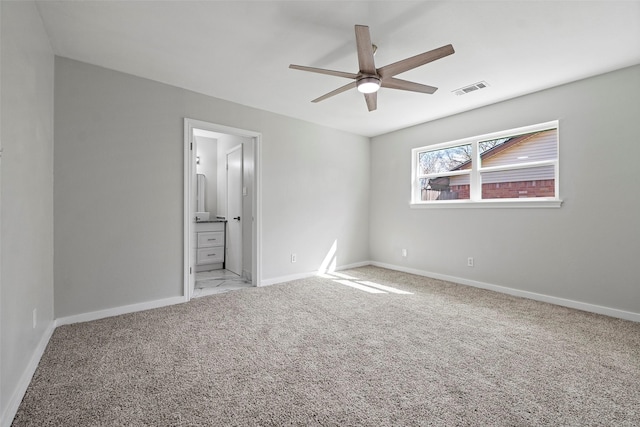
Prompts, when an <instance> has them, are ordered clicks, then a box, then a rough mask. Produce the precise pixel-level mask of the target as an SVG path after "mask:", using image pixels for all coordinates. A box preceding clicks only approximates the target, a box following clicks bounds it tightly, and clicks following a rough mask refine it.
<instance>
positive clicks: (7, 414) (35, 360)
mask: <svg viewBox="0 0 640 427" xmlns="http://www.w3.org/2000/svg"><path fill="white" fill-rule="evenodd" d="M54 329H55V321H51V322H50V323H49V325H48V326H47V329H46V330H45V331H44V334H42V337H41V338H40V341H39V342H38V346H37V347H36V348H35V350H34V352H33V354H32V355H31V359H30V360H29V364H28V365H27V367H26V369H25V370H24V372H23V373H22V376H21V377H20V381H19V382H18V385H17V386H16V388H15V389H14V390H13V394H12V395H11V398H10V399H9V401H8V402H7V406H6V408H5V410H4V412H3V414H2V418H0V420H1V421H0V426H1V427H10V426H11V423H12V422H13V419H14V418H15V416H16V413H17V412H18V408H19V407H20V403H21V402H22V399H23V398H24V394H25V393H26V392H27V388H28V387H29V384H30V383H31V379H32V378H33V374H35V373H36V369H37V368H38V364H39V363H40V359H41V358H42V355H43V354H44V350H45V349H46V348H47V344H49V340H50V339H51V335H53V331H54Z"/></svg>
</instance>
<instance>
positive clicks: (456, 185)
mask: <svg viewBox="0 0 640 427" xmlns="http://www.w3.org/2000/svg"><path fill="white" fill-rule="evenodd" d="M468 199H469V175H457V176H439V177H436V178H421V179H420V200H422V201H427V200H468Z"/></svg>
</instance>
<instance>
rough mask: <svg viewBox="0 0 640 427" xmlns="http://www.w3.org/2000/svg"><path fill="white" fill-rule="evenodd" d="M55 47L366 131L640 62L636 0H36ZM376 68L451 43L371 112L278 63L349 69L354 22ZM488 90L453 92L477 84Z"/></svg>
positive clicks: (353, 63)
mask: <svg viewBox="0 0 640 427" xmlns="http://www.w3.org/2000/svg"><path fill="white" fill-rule="evenodd" d="M38 9H39V10H40V13H41V15H42V19H43V21H44V24H45V28H46V30H47V32H48V34H49V37H50V39H51V44H52V46H53V49H54V51H55V53H56V54H57V55H60V56H64V57H67V58H72V59H76V60H79V61H84V62H88V63H91V64H96V65H100V66H103V67H107V68H111V69H114V70H118V71H123V72H126V73H130V74H134V75H137V76H141V77H146V78H149V79H153V80H156V81H160V82H164V83H168V84H171V85H175V86H179V87H182V88H186V89H190V90H193V91H196V92H200V93H203V94H207V95H211V96H214V97H217V98H221V99H226V100H229V101H233V102H237V103H240V104H244V105H247V106H251V107H255V108H260V109H263V110H268V111H272V112H275V113H279V114H284V115H286V116H291V117H296V118H299V119H303V120H307V121H310V122H314V123H319V124H322V125H326V126H330V127H333V128H337V129H342V130H346V131H349V132H353V133H356V134H361V135H366V136H375V135H379V134H383V133H386V132H390V131H393V130H396V129H400V128H403V127H407V126H410V125H413V124H417V123H421V122H425V121H429V120H434V119H437V118H440V117H444V116H448V115H451V114H456V113H459V112H462V111H466V110H470V109H473V108H477V107H480V106H483V105H487V104H491V103H494V102H498V101H501V100H505V99H509V98H513V97H516V96H520V95H523V94H527V93H531V92H535V91H538V90H541V89H545V88H548V87H552V86H556V85H559V84H563V83H567V82H570V81H574V80H578V79H582V78H585V77H589V76H593V75H597V74H601V73H604V72H607V71H612V70H616V69H619V68H623V67H627V66H630V65H634V64H638V63H640V1H615V0H614V1H612V0H607V1H584V2H583V1H504V0H503V1H422V2H406V1H268V0H263V1H252V2H246V1H55V0H46V1H40V2H38ZM355 24H362V25H368V26H369V27H370V32H371V38H372V41H373V43H374V44H376V45H377V46H378V52H377V54H376V57H375V61H376V66H377V67H381V66H383V65H387V64H389V63H392V62H396V61H398V60H401V59H404V58H407V57H409V56H413V55H416V54H419V53H422V52H425V51H428V50H431V49H434V48H437V47H440V46H443V45H445V44H449V43H451V44H453V47H454V49H455V50H456V53H455V54H453V55H451V56H448V57H446V58H443V59H440V60H438V61H436V62H432V63H430V64H427V65H424V66H422V67H420V68H418V69H415V70H411V71H409V72H406V73H404V74H401V75H398V77H399V78H402V79H406V80H412V81H416V82H419V83H423V84H428V85H432V86H437V87H439V90H438V91H437V92H436V93H435V94H433V95H426V94H418V93H411V92H405V91H398V90H392V89H384V88H383V89H381V90H380V92H379V93H378V109H377V110H376V111H374V112H368V111H367V107H366V104H365V101H364V98H363V96H362V94H360V93H358V92H357V91H356V90H350V91H348V92H344V93H342V94H339V95H336V96H334V97H333V98H330V99H328V100H325V101H323V102H320V103H317V104H312V103H311V102H310V101H311V100H312V99H314V98H316V97H318V96H320V95H323V94H324V93H326V92H329V91H331V90H333V89H336V88H338V87H340V86H342V85H344V84H346V83H349V80H346V79H343V78H340V77H333V76H327V75H321V74H314V73H308V72H302V71H297V70H291V69H289V68H288V66H289V64H291V63H294V64H299V65H308V66H313V67H321V68H329V69H334V70H340V71H347V72H353V73H357V72H358V63H357V56H356V50H355V49H356V47H355V36H354V25H355ZM483 80H484V81H486V82H487V83H488V84H489V85H490V86H489V87H488V88H486V89H483V90H481V91H477V92H473V93H470V94H466V95H463V96H456V95H454V94H453V92H452V91H454V90H455V89H458V88H461V87H463V86H467V85H469V84H472V83H476V82H479V81H483Z"/></svg>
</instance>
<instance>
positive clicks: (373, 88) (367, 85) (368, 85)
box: [356, 76, 380, 93]
mask: <svg viewBox="0 0 640 427" xmlns="http://www.w3.org/2000/svg"><path fill="white" fill-rule="evenodd" d="M356 84H357V85H358V92H361V93H374V92H377V91H378V89H380V79H379V78H378V77H376V76H368V77H362V78H360V79H358V81H357V83H356Z"/></svg>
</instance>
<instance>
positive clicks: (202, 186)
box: [196, 173, 207, 212]
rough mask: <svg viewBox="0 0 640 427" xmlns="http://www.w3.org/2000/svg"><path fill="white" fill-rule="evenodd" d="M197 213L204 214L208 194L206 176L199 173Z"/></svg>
mask: <svg viewBox="0 0 640 427" xmlns="http://www.w3.org/2000/svg"><path fill="white" fill-rule="evenodd" d="M196 182H197V184H196V206H197V208H196V211H197V212H204V195H205V193H206V187H207V178H206V177H205V176H204V174H202V173H199V174H197V175H196Z"/></svg>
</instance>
